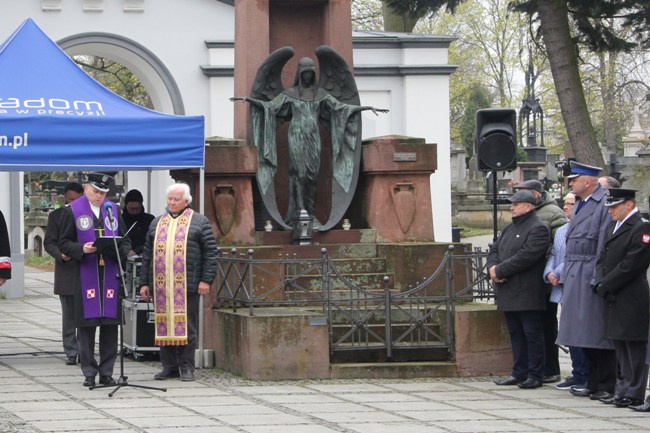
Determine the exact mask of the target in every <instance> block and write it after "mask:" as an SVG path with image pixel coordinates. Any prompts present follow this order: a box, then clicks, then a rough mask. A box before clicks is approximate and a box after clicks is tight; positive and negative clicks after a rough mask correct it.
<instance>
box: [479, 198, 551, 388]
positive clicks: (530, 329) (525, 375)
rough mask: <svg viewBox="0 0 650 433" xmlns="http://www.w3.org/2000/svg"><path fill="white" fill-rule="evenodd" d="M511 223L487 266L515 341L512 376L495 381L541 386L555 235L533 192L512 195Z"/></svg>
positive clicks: (497, 241) (494, 246)
mask: <svg viewBox="0 0 650 433" xmlns="http://www.w3.org/2000/svg"><path fill="white" fill-rule="evenodd" d="M508 200H509V201H510V202H511V203H512V205H511V206H510V213H511V214H512V224H510V225H508V226H507V227H506V228H504V229H503V231H502V232H501V235H500V236H499V237H498V238H497V240H496V242H495V243H494V244H493V245H492V247H491V248H490V252H489V254H488V259H487V267H488V270H489V273H490V278H491V279H492V281H493V282H494V284H495V288H496V292H497V309H498V310H499V311H503V312H504V313H505V316H506V322H507V324H508V331H509V332H510V342H511V344H512V358H513V367H512V374H511V375H510V377H508V378H506V379H501V380H497V381H495V383H496V384H497V385H518V386H519V387H520V388H523V389H532V388H539V387H540V386H542V381H543V378H544V331H543V327H542V312H543V311H544V307H545V298H544V290H545V283H544V280H543V279H542V277H541V275H542V273H543V271H544V264H545V260H544V258H545V257H546V251H547V249H548V247H549V245H550V242H551V238H550V234H549V229H548V227H547V226H546V225H545V224H544V223H543V222H542V221H541V220H540V219H539V218H538V217H537V215H535V203H536V200H535V196H534V195H533V194H532V193H531V192H530V191H527V190H521V191H517V192H516V193H515V194H514V195H513V196H512V197H510V198H509V199H508Z"/></svg>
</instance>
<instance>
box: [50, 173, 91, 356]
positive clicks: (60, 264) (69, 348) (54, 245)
mask: <svg viewBox="0 0 650 433" xmlns="http://www.w3.org/2000/svg"><path fill="white" fill-rule="evenodd" d="M83 193H84V188H83V186H81V184H79V183H77V182H70V183H68V184H66V186H65V188H64V189H63V195H64V196H65V202H66V206H67V205H69V204H70V203H72V202H73V201H75V200H76V199H78V198H79V197H81V196H82V195H83ZM64 211H65V207H60V208H58V209H55V210H53V211H52V212H50V214H49V215H48V216H47V228H46V229H45V239H44V240H43V246H44V247H45V251H47V253H48V254H49V255H50V256H52V258H54V261H55V262H54V294H55V295H59V301H61V341H62V342H63V351H64V352H65V356H66V361H65V363H66V364H67V365H76V364H77V356H79V351H78V350H77V326H76V325H75V321H74V290H75V283H74V281H75V280H76V278H77V277H76V275H78V274H79V262H77V261H76V260H71V259H72V257H70V256H67V255H65V254H63V253H62V252H61V250H60V249H59V239H60V238H61V232H62V231H63V227H62V226H61V218H62V217H63V212H64Z"/></svg>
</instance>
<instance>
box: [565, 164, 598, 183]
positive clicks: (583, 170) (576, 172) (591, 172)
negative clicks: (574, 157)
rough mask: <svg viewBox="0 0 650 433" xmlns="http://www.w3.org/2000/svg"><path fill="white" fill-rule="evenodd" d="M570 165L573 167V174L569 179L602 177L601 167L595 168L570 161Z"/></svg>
mask: <svg viewBox="0 0 650 433" xmlns="http://www.w3.org/2000/svg"><path fill="white" fill-rule="evenodd" d="M569 165H570V166H571V174H570V175H569V176H567V177H568V178H569V179H574V178H576V177H578V176H593V177H598V176H600V172H601V171H603V169H602V168H600V167H594V166H593V165H587V164H583V163H581V162H578V161H570V162H569Z"/></svg>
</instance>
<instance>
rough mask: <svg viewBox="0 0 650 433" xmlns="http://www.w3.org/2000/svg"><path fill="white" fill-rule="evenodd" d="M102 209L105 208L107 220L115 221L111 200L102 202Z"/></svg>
mask: <svg viewBox="0 0 650 433" xmlns="http://www.w3.org/2000/svg"><path fill="white" fill-rule="evenodd" d="M104 209H106V213H107V214H108V220H109V221H111V222H113V221H115V217H114V216H113V206H112V205H111V202H108V201H107V202H104Z"/></svg>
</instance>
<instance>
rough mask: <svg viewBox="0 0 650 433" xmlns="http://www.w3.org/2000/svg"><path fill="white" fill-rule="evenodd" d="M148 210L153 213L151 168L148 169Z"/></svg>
mask: <svg viewBox="0 0 650 433" xmlns="http://www.w3.org/2000/svg"><path fill="white" fill-rule="evenodd" d="M165 198H166V197H165ZM125 204H126V203H125ZM147 210H149V213H151V169H148V170H147Z"/></svg>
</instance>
